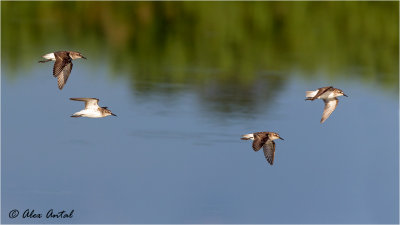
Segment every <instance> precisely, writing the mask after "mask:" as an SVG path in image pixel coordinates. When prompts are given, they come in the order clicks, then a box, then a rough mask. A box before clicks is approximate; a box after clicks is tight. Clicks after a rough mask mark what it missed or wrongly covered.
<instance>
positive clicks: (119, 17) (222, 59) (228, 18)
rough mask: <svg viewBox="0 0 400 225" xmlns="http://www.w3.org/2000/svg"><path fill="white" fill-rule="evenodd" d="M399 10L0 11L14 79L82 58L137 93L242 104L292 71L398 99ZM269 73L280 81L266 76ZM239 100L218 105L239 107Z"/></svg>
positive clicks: (82, 7) (359, 5)
mask: <svg viewBox="0 0 400 225" xmlns="http://www.w3.org/2000/svg"><path fill="white" fill-rule="evenodd" d="M398 4H399V3H398V2H1V6H2V7H1V10H2V14H1V15H2V24H1V25H2V34H1V35H2V43H1V47H2V59H3V63H5V65H7V69H8V70H7V73H6V74H5V75H6V76H10V77H12V76H14V75H15V74H17V71H19V70H24V69H26V70H29V69H30V68H29V67H30V66H32V65H33V64H32V63H31V61H33V60H39V58H40V55H41V54H44V53H47V52H50V51H53V50H62V49H69V50H79V51H81V52H82V53H84V55H86V56H88V58H89V59H90V60H93V62H92V63H94V64H92V65H93V66H95V64H97V65H96V66H99V65H101V64H104V63H106V64H109V66H110V67H111V68H112V71H110V75H113V76H117V74H120V75H121V74H123V75H125V76H128V79H129V80H130V81H131V84H132V86H133V87H134V90H137V93H138V94H140V93H142V94H147V93H148V92H150V93H152V92H154V91H155V92H157V90H156V89H157V88H158V87H157V85H156V84H157V83H171V84H180V83H185V84H193V85H195V86H197V87H199V90H200V91H199V93H200V94H201V95H206V96H205V99H207V98H213V97H212V96H208V95H207V93H210V91H207V90H209V89H210V88H211V87H210V86H209V84H210V81H212V83H213V85H215V87H214V86H213V87H212V89H213V90H216V91H217V92H218V93H217V94H221V93H222V92H223V91H224V90H230V88H229V87H228V85H230V86H232V88H235V89H236V91H235V95H241V96H243V95H245V94H247V93H248V92H249V89H252V88H256V87H257V85H258V83H259V82H260V77H263V78H261V79H266V80H267V81H270V82H271V83H273V84H274V85H273V86H272V87H271V88H272V89H273V90H275V89H276V90H278V89H281V88H282V87H281V86H282V85H284V84H285V82H286V80H287V79H286V78H287V76H288V74H290V71H294V70H295V71H300V74H301V75H302V76H304V78H305V79H312V78H315V77H317V76H320V74H321V71H322V72H323V73H326V74H328V75H329V76H330V77H329V79H338V78H341V79H347V78H351V79H356V80H361V81H363V82H367V83H368V82H371V83H377V84H379V86H380V87H381V88H382V89H385V90H391V91H392V92H393V93H397V91H398V72H399V71H398V70H399V64H398V63H399V55H398V49H399V46H398V42H399V41H398V34H399V30H398V27H399V24H398V17H399V15H398ZM21 53H22V54H21ZM102 53H106V55H104V54H102ZM271 71H278V72H279V73H280V74H284V75H276V76H263V74H265V73H270V72H271ZM26 74H29V73H26ZM146 82H147V84H148V85H143V83H146ZM151 84H155V85H154V86H152V85H151ZM167 90H168V91H167V92H171V91H172V92H174V91H178V92H179V90H178V89H176V90H175V89H173V88H172V89H170V88H169V89H167ZM273 90H271V92H272V91H273ZM267 92H269V91H267ZM211 93H213V95H214V94H215V93H214V92H211ZM232 94H234V93H232ZM237 99H238V98H228V99H224V98H221V101H233V102H235V101H239V102H236V103H240V104H243V102H240V101H242V100H237ZM239 99H240V98H239Z"/></svg>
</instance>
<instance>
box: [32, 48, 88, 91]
mask: <svg viewBox="0 0 400 225" xmlns="http://www.w3.org/2000/svg"><path fill="white" fill-rule="evenodd" d="M42 57H43V58H45V59H46V60H42V61H39V62H40V63H45V62H49V61H56V62H55V63H54V67H53V76H54V77H57V79H58V88H59V89H60V90H62V89H63V87H64V85H65V84H66V83H67V80H68V77H69V75H70V74H71V70H72V60H73V59H79V58H83V59H86V57H84V56H83V55H82V54H81V53H79V52H73V51H58V52H52V53H49V54H46V55H44V56H42Z"/></svg>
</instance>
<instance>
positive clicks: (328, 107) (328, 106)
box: [321, 98, 339, 123]
mask: <svg viewBox="0 0 400 225" xmlns="http://www.w3.org/2000/svg"><path fill="white" fill-rule="evenodd" d="M324 102H325V108H324V112H323V113H322V118H321V123H323V122H325V120H326V119H328V118H329V116H330V115H331V114H332V112H333V111H334V110H335V109H336V106H337V104H338V103H339V100H338V99H337V98H333V99H330V100H326V99H324Z"/></svg>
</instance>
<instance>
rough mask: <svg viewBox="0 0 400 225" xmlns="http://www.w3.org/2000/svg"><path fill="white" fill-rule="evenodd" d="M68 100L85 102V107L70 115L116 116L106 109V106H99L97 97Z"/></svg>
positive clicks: (90, 116)
mask: <svg viewBox="0 0 400 225" xmlns="http://www.w3.org/2000/svg"><path fill="white" fill-rule="evenodd" d="M70 100H73V101H83V102H85V109H83V110H81V111H79V112H76V113H74V114H73V115H72V116H71V117H89V118H101V117H106V116H117V115H115V114H114V113H112V112H111V111H110V110H109V109H107V107H100V106H99V99H97V98H70Z"/></svg>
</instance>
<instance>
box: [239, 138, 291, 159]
mask: <svg viewBox="0 0 400 225" xmlns="http://www.w3.org/2000/svg"><path fill="white" fill-rule="evenodd" d="M241 139H242V140H253V150H254V151H255V152H257V151H258V150H260V149H261V147H263V150H264V156H265V158H266V159H267V162H268V163H269V164H271V165H273V164H274V157H275V142H274V140H275V139H281V140H284V139H283V138H281V137H280V136H279V134H278V133H275V132H256V133H252V134H245V135H243V136H242V138H241Z"/></svg>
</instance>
